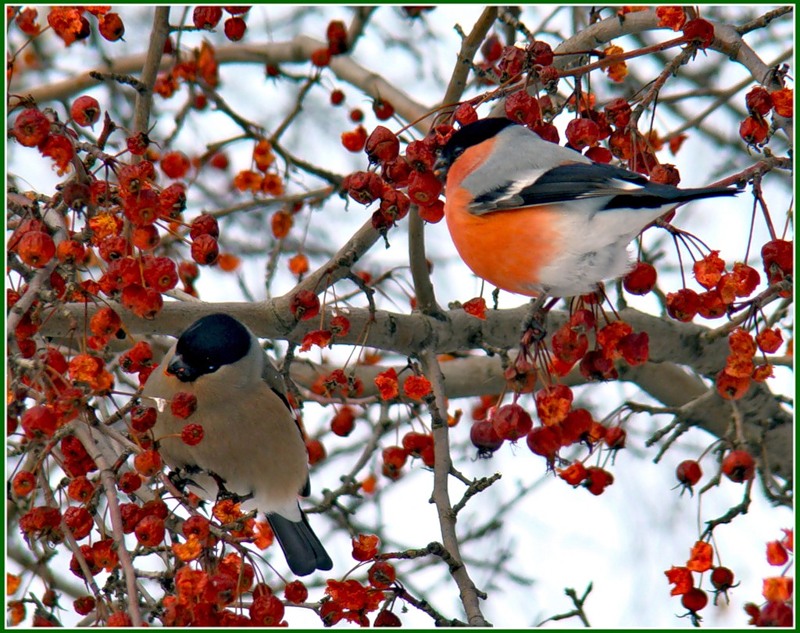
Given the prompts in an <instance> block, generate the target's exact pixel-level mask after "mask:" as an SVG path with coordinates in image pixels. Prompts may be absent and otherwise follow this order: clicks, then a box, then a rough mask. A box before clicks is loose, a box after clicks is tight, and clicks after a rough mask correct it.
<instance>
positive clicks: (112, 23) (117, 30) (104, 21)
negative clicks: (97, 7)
mask: <svg viewBox="0 0 800 633" xmlns="http://www.w3.org/2000/svg"><path fill="white" fill-rule="evenodd" d="M97 27H98V30H99V31H100V35H102V36H103V38H104V39H106V40H108V41H109V42H116V41H117V40H119V39H122V36H123V35H125V24H124V23H123V22H122V18H121V17H119V13H114V12H112V11H109V12H108V13H104V14H103V15H101V16H100V18H99V19H98V25H97Z"/></svg>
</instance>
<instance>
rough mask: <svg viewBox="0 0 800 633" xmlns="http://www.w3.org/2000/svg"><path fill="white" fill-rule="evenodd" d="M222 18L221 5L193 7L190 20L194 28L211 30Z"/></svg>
mask: <svg viewBox="0 0 800 633" xmlns="http://www.w3.org/2000/svg"><path fill="white" fill-rule="evenodd" d="M221 19H222V7H217V6H212V7H195V8H194V12H193V13H192V22H194V26H195V28H198V29H202V30H206V31H211V30H212V29H214V27H215V26H217V24H219V21H220V20H221Z"/></svg>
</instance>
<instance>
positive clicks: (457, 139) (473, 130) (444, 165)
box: [434, 117, 516, 178]
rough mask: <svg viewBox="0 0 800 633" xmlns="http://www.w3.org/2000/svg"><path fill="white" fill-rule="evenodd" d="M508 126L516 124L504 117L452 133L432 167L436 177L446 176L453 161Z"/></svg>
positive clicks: (485, 120)
mask: <svg viewBox="0 0 800 633" xmlns="http://www.w3.org/2000/svg"><path fill="white" fill-rule="evenodd" d="M509 125H516V123H514V121H512V120H511V119H506V118H504V117H489V118H486V119H480V120H478V121H475V122H474V123H470V124H468V125H465V126H464V127H462V128H461V129H460V130H458V131H456V132H454V133H453V135H452V136H451V137H450V138H449V139H448V141H447V143H445V146H444V147H443V148H442V151H441V153H440V154H439V158H438V159H437V161H436V165H435V166H434V170H435V172H436V175H437V176H439V177H440V178H441V177H443V176H444V175H446V174H447V169H448V168H449V167H450V165H452V164H453V161H454V160H455V159H456V158H458V157H459V156H461V154H463V153H464V151H465V150H467V149H469V148H470V147H472V146H473V145H478V144H479V143H483V141H485V140H487V139H490V138H492V137H493V136H494V135H495V134H497V133H498V132H500V131H501V130H504V129H505V128H507V127H508V126H509Z"/></svg>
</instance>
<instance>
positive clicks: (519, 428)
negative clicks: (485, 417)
mask: <svg viewBox="0 0 800 633" xmlns="http://www.w3.org/2000/svg"><path fill="white" fill-rule="evenodd" d="M490 420H491V423H492V426H493V427H494V430H495V432H496V433H497V436H498V437H499V438H500V439H502V440H508V441H510V442H516V441H517V440H518V439H519V438H521V437H523V436H525V435H527V434H528V432H529V431H530V430H531V429H532V428H533V419H532V418H531V416H530V414H529V413H528V412H527V411H525V409H523V408H522V407H521V406H519V405H518V404H507V405H504V406H502V407H500V408H499V409H497V410H496V411H495V412H494V414H493V415H492V416H491V418H490Z"/></svg>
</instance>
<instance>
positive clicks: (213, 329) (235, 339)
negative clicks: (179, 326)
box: [168, 314, 252, 382]
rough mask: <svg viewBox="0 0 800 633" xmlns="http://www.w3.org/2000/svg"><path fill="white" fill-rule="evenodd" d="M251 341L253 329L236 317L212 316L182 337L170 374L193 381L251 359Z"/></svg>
mask: <svg viewBox="0 0 800 633" xmlns="http://www.w3.org/2000/svg"><path fill="white" fill-rule="evenodd" d="M251 341H252V339H251V337H250V332H249V330H248V329H247V328H246V327H245V326H244V325H242V324H241V323H240V322H239V321H237V320H236V319H234V318H233V317H231V316H228V315H227V314H209V315H208V316H204V317H203V318H201V319H198V320H197V321H195V322H194V323H192V325H190V326H189V327H188V328H187V329H186V331H184V333H183V334H181V336H180V338H179V339H178V345H177V346H176V348H175V356H174V358H173V361H172V362H171V363H170V365H169V367H168V371H169V372H170V373H172V374H174V375H175V376H177V377H178V378H179V379H180V380H182V381H183V382H191V381H193V380H196V379H197V378H198V377H200V376H202V375H203V374H210V373H213V372H215V371H217V369H219V368H220V367H222V366H223V365H231V364H233V363H235V362H237V361H239V360H241V359H242V358H244V357H245V356H247V353H248V352H249V351H250V345H251Z"/></svg>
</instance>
